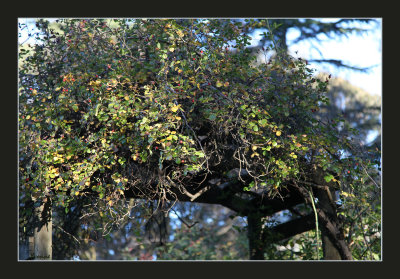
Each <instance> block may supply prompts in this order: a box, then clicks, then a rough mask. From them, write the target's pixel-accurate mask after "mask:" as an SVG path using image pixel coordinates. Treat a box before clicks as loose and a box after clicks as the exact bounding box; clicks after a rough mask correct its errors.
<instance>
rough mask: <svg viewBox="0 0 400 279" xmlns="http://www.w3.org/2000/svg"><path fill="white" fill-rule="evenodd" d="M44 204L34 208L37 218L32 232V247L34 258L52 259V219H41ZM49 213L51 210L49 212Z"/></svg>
mask: <svg viewBox="0 0 400 279" xmlns="http://www.w3.org/2000/svg"><path fill="white" fill-rule="evenodd" d="M44 207H45V204H42V205H41V206H39V207H38V208H36V209H35V219H37V222H36V225H35V229H34V233H33V249H34V259H35V260H51V259H52V221H51V220H52V219H51V218H49V219H47V218H46V219H47V220H44V219H43V210H44ZM49 214H50V215H51V211H50V212H49Z"/></svg>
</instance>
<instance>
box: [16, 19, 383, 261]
mask: <svg viewBox="0 0 400 279" xmlns="http://www.w3.org/2000/svg"><path fill="white" fill-rule="evenodd" d="M259 24H265V26H266V27H267V28H269V31H268V33H267V34H266V35H267V36H269V37H270V38H271V41H274V37H273V36H274V35H273V34H274V32H276V30H279V26H278V25H276V24H275V25H274V24H270V23H269V22H268V20H263V21H260V23H259ZM36 25H37V28H38V30H39V32H38V43H37V44H36V45H35V46H33V48H32V50H28V49H27V48H24V47H22V48H20V50H19V51H20V56H21V57H24V58H23V61H22V62H21V64H20V70H19V148H20V150H19V152H20V157H19V160H20V162H19V163H20V166H19V167H20V168H19V169H20V172H19V181H20V184H19V196H20V204H21V207H20V208H21V210H20V224H21V225H20V227H21V228H23V227H26V226H28V225H29V220H30V218H31V216H32V212H33V208H34V207H37V206H38V205H40V204H46V205H47V207H45V211H44V212H43V216H46V214H48V215H49V216H47V217H48V218H50V212H51V211H50V210H51V208H53V209H58V210H59V209H60V208H62V210H63V212H64V214H69V213H71V211H74V210H76V207H77V206H79V207H80V208H82V212H81V214H82V216H86V217H93V216H95V217H96V218H100V220H103V222H104V223H105V224H106V226H105V227H104V229H105V230H106V231H107V230H111V228H112V227H113V226H114V225H118V224H119V223H120V222H122V220H124V218H126V216H127V212H128V209H131V207H128V206H127V205H126V204H127V199H130V198H134V199H135V201H137V202H135V203H134V205H133V206H135V205H139V204H141V202H139V201H143V200H144V201H156V206H157V209H158V210H159V211H160V212H164V213H166V212H168V211H169V210H170V209H171V207H172V206H173V204H174V203H175V202H176V201H189V202H200V203H206V204H219V205H222V206H225V207H227V208H229V209H231V210H233V211H234V212H236V213H237V214H238V215H240V216H247V220H248V222H249V227H248V238H249V246H250V258H251V259H262V258H264V254H263V253H264V250H263V249H265V247H266V243H268V242H274V241H278V240H281V239H285V238H288V237H292V236H293V235H296V234H298V233H301V232H304V231H307V230H311V229H313V228H315V221H317V225H318V226H319V227H320V228H321V231H322V234H323V237H324V236H326V239H325V240H324V239H323V241H325V242H324V243H325V246H326V247H327V246H329V245H328V244H327V243H328V242H329V243H331V245H333V246H332V247H334V250H336V251H337V252H336V253H338V255H340V258H341V259H353V257H356V258H357V257H359V258H362V256H361V255H360V254H362V253H363V251H364V249H363V248H362V247H361V248H360V249H359V250H360V251H362V252H360V251H358V252H354V251H353V250H350V248H349V243H348V242H346V239H345V235H346V234H348V233H349V232H348V231H347V232H346V227H345V226H346V222H343V220H342V218H341V217H340V216H341V214H339V212H338V207H339V204H340V205H341V207H342V209H341V210H343V212H344V213H343V214H342V215H344V216H346V217H348V218H349V220H350V219H351V221H352V222H353V223H354V222H358V220H357V218H356V217H357V215H358V214H364V213H363V211H364V210H365V212H367V211H368V210H371V208H369V207H370V205H371V204H372V203H373V204H374V206H377V207H379V206H380V203H377V202H376V201H377V200H376V199H377V197H376V195H371V192H374V193H377V192H379V191H380V190H379V185H378V183H379V182H376V181H375V180H376V178H375V179H374V178H372V176H374V175H375V177H376V175H378V170H377V164H379V161H376V160H371V159H368V158H366V155H368V154H372V153H373V151H369V153H368V152H367V153H366V152H365V150H363V149H362V147H361V146H359V145H357V144H355V143H354V142H353V140H352V135H353V133H354V132H355V131H354V129H352V128H351V127H350V126H349V125H348V124H347V122H346V121H345V120H344V119H343V118H341V117H339V116H336V117H334V118H332V119H330V121H328V122H326V121H324V120H321V119H320V118H319V117H318V116H317V114H318V111H319V110H320V108H321V107H324V106H327V105H328V104H329V98H328V97H327V96H326V91H327V85H328V84H329V77H324V78H318V77H317V76H315V75H313V73H314V71H313V70H312V69H310V68H309V67H308V65H307V62H306V61H304V60H302V59H295V58H293V57H290V56H289V55H287V53H286V51H285V50H284V49H281V48H280V47H279V46H277V45H272V46H270V47H269V49H271V48H273V49H274V51H275V52H276V56H275V57H274V58H273V59H271V60H270V61H266V63H262V64H258V63H256V58H257V57H256V55H255V54H254V53H253V52H252V51H251V50H250V49H249V48H248V46H249V44H250V40H251V38H250V36H249V35H248V34H247V33H245V32H243V27H244V26H245V23H243V22H239V21H230V20H214V19H207V20H201V19H190V20H172V19H133V20H130V19H115V20H112V24H109V23H107V22H106V21H105V20H102V19H91V20H86V19H84V20H81V19H66V20H60V21H59V22H57V29H54V28H51V26H50V25H49V22H48V21H46V20H38V21H37V22H36ZM304 34H305V35H304V36H306V35H307V34H306V33H304ZM269 49H268V48H267V49H265V50H264V51H268V50H269ZM338 129H339V130H340V131H341V133H338ZM371 158H372V157H371ZM371 180H372V181H373V183H371ZM336 193H339V198H337V197H336ZM315 197H317V198H318V199H317V200H316V199H315ZM359 201H362V203H359ZM303 203H305V205H306V208H308V211H306V212H307V214H300V216H299V219H296V220H293V221H291V222H292V223H290V222H289V223H286V224H281V225H278V226H275V227H267V228H264V227H263V226H262V224H263V220H264V219H263V218H266V217H268V216H271V215H272V214H274V213H276V212H278V211H281V210H284V209H292V210H294V207H295V206H297V205H299V204H303ZM357 206H358V207H361V208H358V209H357V210H356V209H355V208H356V207H357ZM62 214H63V213H62V212H60V213H58V215H59V216H61V215H62ZM374 218H379V215H377V216H376V215H375V216H374ZM45 219H46V218H45ZM47 220H48V219H47ZM318 221H319V222H318ZM98 222H99V221H98ZM293 222H294V223H293ZM296 222H297V223H296ZM104 223H103V224H104ZM318 226H317V227H318ZM348 226H349V227H354V224H350V223H349V224H348ZM370 226H371V230H374V232H375V230H376V229H377V226H378V227H379V224H377V221H376V220H375V221H371V224H370ZM317 241H318V240H317ZM360 242H362V240H361V241H360ZM367 246H368V249H370V251H371V249H374V250H373V251H371V253H375V254H376V255H378V254H379V253H380V251H379V246H376V247H374V248H370V247H369V245H367ZM324 253H325V251H324ZM325 254H326V253H325ZM378 257H379V256H378Z"/></svg>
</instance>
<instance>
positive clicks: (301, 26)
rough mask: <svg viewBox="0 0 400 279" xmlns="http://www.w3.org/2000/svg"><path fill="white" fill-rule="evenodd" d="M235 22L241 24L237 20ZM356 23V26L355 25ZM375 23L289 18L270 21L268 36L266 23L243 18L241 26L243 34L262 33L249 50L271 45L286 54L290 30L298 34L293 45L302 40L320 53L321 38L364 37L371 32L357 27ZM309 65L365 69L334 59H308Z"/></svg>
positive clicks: (371, 20)
mask: <svg viewBox="0 0 400 279" xmlns="http://www.w3.org/2000/svg"><path fill="white" fill-rule="evenodd" d="M235 21H243V20H242V19H237V20H235ZM357 23H358V24H357ZM360 23H361V24H365V23H368V24H371V23H376V20H375V19H370V18H360V19H357V18H342V19H337V20H333V21H329V22H326V21H322V20H321V19H312V18H292V19H279V18H278V19H269V20H268V24H269V25H270V26H273V27H274V33H273V36H272V37H271V36H268V24H267V23H266V20H265V19H246V20H244V24H243V25H242V31H243V32H246V33H254V32H256V31H265V32H264V33H263V35H264V36H263V37H262V38H261V39H260V40H259V42H258V44H257V45H256V46H254V47H252V49H254V51H257V50H259V49H261V48H263V47H268V46H270V45H271V44H273V43H276V44H278V45H279V47H280V48H282V49H284V50H286V51H288V49H289V44H288V42H287V34H288V32H289V31H290V30H296V31H298V33H299V35H298V36H297V38H296V39H295V40H294V42H293V43H299V42H301V41H305V40H306V41H309V42H311V45H312V48H314V49H315V50H317V51H318V52H319V53H321V51H320V49H319V47H318V43H319V42H320V41H322V40H323V39H324V38H329V39H333V38H340V37H341V36H344V37H347V36H348V35H350V34H359V35H360V34H364V33H366V32H368V31H370V30H369V29H368V28H366V27H359V24H360ZM309 62H313V63H317V64H329V65H333V66H335V67H338V68H344V69H350V70H354V71H361V72H366V71H368V69H369V68H368V67H367V68H360V67H357V66H354V65H348V64H346V63H344V62H343V61H342V60H337V59H310V60H309Z"/></svg>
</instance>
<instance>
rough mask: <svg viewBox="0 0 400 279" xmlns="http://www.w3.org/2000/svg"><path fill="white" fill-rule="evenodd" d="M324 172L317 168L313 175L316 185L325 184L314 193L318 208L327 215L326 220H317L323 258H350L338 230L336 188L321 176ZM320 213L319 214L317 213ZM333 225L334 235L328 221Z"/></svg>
mask: <svg viewBox="0 0 400 279" xmlns="http://www.w3.org/2000/svg"><path fill="white" fill-rule="evenodd" d="M324 175H325V173H324V172H323V170H322V169H317V170H316V172H315V176H314V181H315V183H316V184H318V185H326V186H325V189H323V188H317V189H315V191H314V193H315V196H316V197H317V198H318V206H319V208H320V209H321V210H322V211H323V212H324V213H325V214H326V216H327V217H328V218H327V220H321V222H319V224H320V228H321V238H322V249H323V253H324V260H351V259H352V257H351V253H350V251H349V249H348V247H347V244H346V243H345V242H344V240H343V237H342V235H340V234H341V233H340V230H339V226H340V223H339V220H338V218H337V210H336V202H337V198H336V190H335V185H334V184H333V183H332V182H329V183H327V182H326V181H325V179H324V178H323V177H324ZM319 215H320V214H319ZM328 220H329V222H330V223H331V224H333V225H334V226H335V231H336V233H335V237H334V238H333V237H332V232H330V231H329V229H328V226H327V222H326V221H328Z"/></svg>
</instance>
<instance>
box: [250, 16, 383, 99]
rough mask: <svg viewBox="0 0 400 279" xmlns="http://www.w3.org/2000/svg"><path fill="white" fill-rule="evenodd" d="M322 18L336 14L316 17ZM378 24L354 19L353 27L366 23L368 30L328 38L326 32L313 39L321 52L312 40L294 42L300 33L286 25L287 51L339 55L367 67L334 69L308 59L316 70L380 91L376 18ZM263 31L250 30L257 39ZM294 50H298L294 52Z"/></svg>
mask: <svg viewBox="0 0 400 279" xmlns="http://www.w3.org/2000/svg"><path fill="white" fill-rule="evenodd" d="M318 20H321V21H325V22H328V21H336V20H338V18H326V19H322V18H319V19H318ZM377 20H378V23H377V24H360V23H355V24H354V25H353V26H354V27H364V28H365V27H366V28H368V29H371V31H370V32H368V33H364V34H362V35H357V34H351V35H349V36H348V37H344V36H341V37H337V38H335V39H329V38H327V37H326V36H325V35H321V36H320V37H318V38H319V39H321V42H319V43H317V42H315V41H314V44H315V46H316V47H317V48H318V49H319V50H320V53H319V52H318V51H317V50H316V49H314V48H313V46H312V42H310V41H302V42H300V43H297V44H293V43H292V42H293V40H294V39H296V38H297V36H298V35H299V33H298V31H296V30H295V29H289V32H288V34H287V43H288V45H289V51H290V52H291V54H292V55H293V56H295V57H301V58H304V59H307V60H308V59H338V60H342V61H343V62H344V63H345V64H349V65H352V66H358V67H361V68H363V67H370V66H374V67H372V68H371V70H370V71H369V72H368V73H360V72H355V71H352V70H344V69H337V68H335V67H333V66H329V65H323V64H320V65H318V64H313V63H310V66H311V67H312V68H315V69H317V70H318V71H325V72H330V73H332V75H333V76H336V77H341V78H343V79H346V80H348V81H349V82H350V83H351V84H353V85H355V86H358V87H360V88H362V89H364V90H365V91H367V92H368V93H371V94H374V95H380V96H381V95H382V20H381V19H377ZM262 32H263V31H260V32H258V33H254V34H252V37H253V39H254V40H258V39H259V37H258V36H259V35H260V34H261V33H262ZM295 51H297V54H295Z"/></svg>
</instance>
